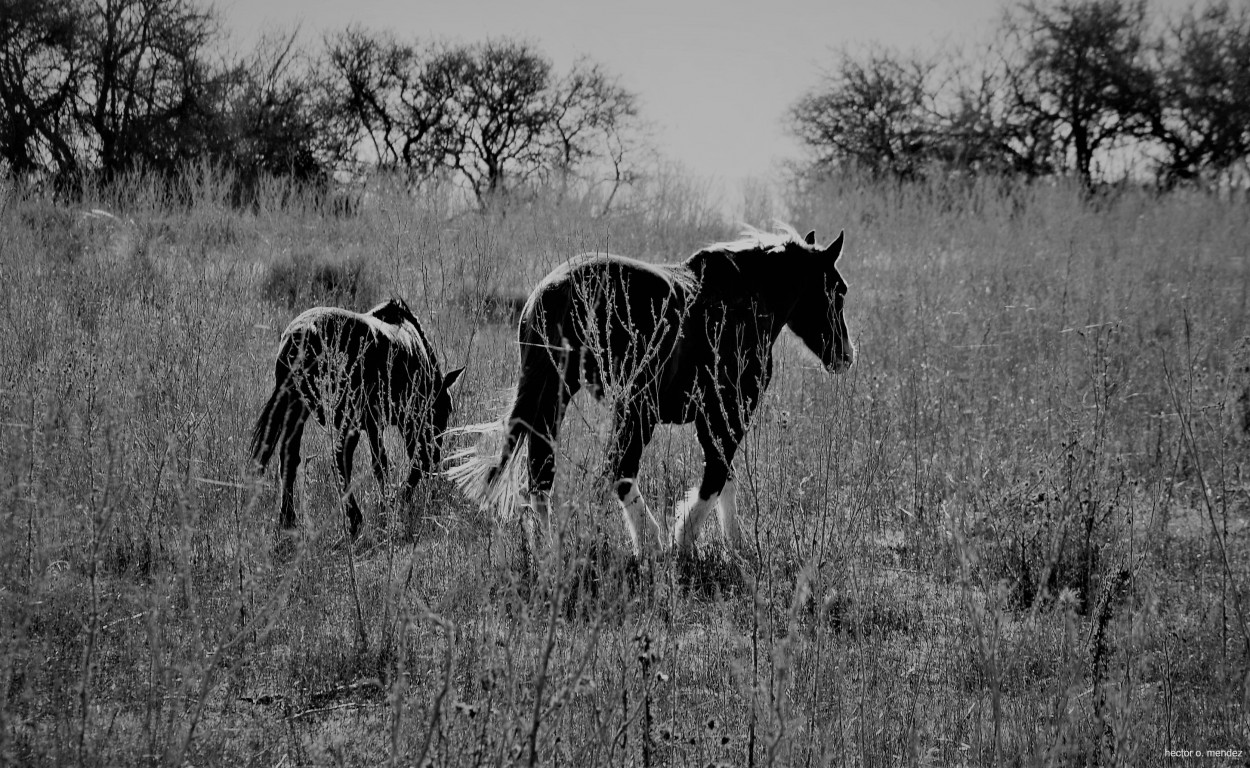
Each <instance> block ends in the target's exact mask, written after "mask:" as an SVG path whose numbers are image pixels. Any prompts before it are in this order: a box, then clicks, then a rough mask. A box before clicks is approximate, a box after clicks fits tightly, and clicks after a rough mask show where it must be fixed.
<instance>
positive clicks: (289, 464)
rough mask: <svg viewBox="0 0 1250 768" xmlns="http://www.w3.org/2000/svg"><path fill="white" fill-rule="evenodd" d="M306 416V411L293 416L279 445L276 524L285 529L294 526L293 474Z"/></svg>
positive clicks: (296, 467)
mask: <svg viewBox="0 0 1250 768" xmlns="http://www.w3.org/2000/svg"><path fill="white" fill-rule="evenodd" d="M288 417H289V416H288ZM306 418H307V414H306V413H300V414H297V415H295V416H294V418H293V420H292V421H291V423H290V424H289V426H287V428H286V429H285V430H284V431H283V434H282V437H281V444H280V446H279V464H280V474H281V478H282V502H281V507H280V512H279V513H278V524H279V525H281V526H282V528H283V529H286V530H290V529H292V528H294V527H295V476H296V473H297V472H298V471H299V464H300V441H301V440H302V439H303V437H304V423H305V421H306Z"/></svg>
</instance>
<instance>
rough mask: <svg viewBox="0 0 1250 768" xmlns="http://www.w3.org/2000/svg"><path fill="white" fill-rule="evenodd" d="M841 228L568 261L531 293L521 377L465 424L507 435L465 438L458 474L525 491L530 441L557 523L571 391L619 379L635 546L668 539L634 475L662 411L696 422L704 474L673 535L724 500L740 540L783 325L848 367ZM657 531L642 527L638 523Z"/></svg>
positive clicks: (727, 525)
mask: <svg viewBox="0 0 1250 768" xmlns="http://www.w3.org/2000/svg"><path fill="white" fill-rule="evenodd" d="M842 241H843V236H842V235H841V234H839V235H838V238H837V240H835V241H834V242H833V243H832V244H830V245H829V246H827V247H820V246H817V245H816V233H815V232H811V233H809V234H808V235H807V237H805V238H800V237H799V235H798V233H797V232H795V231H794V230H793V229H791V228H789V227H782V229H781V231H779V232H776V233H767V232H761V231H759V230H755V229H750V230H748V231H747V232H746V233H744V235H743V237H742V238H741V239H739V240H736V241H733V242H726V243H717V244H715V245H711V246H708V247H707V248H705V249H703V250H701V251H698V252H697V253H695V254H694V255H693V256H691V257H690V258H688V259H686V260H685V261H684V262H682V263H680V264H648V263H644V262H641V261H636V260H634V259H628V258H624V257H620V256H610V255H593V254H591V255H586V256H583V257H578V258H576V259H574V260H573V261H571V262H570V263H568V264H565V265H563V266H561V267H558V268H557V269H556V270H554V271H553V272H552V273H551V274H549V275H547V277H546V278H544V279H543V280H542V282H540V283H539V284H538V287H537V288H535V289H534V291H533V293H531V294H530V297H529V300H528V301H527V302H526V304H525V308H524V310H523V312H522V315H521V322H520V334H519V335H520V356H521V379H520V383H519V384H518V385H517V392H516V399H515V400H514V401H513V404H512V407H511V410H510V412H509V413H507V414H506V416H505V417H504V418H503V419H502V420H501V421H499V422H496V423H494V424H481V425H475V426H473V427H466V428H464V429H463V430H461V431H465V432H480V433H491V432H493V433H495V434H496V435H500V434H501V435H502V442H503V448H502V451H501V452H500V453H499V454H498V455H497V456H492V455H489V454H486V453H484V452H483V451H481V450H478V449H474V448H471V449H468V450H466V451H462V452H461V453H459V454H457V455H456V456H454V457H452V459H451V461H457V462H459V463H458V464H457V465H456V466H454V467H453V468H452V469H451V470H450V471H449V472H448V474H449V476H450V477H451V478H452V479H453V480H455V481H456V483H457V484H458V485H459V486H460V487H461V489H463V490H464V491H465V493H466V495H468V496H469V497H470V498H473V499H476V500H477V501H479V502H481V503H482V504H490V503H495V504H499V503H505V502H506V500H507V499H508V498H511V496H512V494H513V493H514V492H515V491H516V488H514V487H512V486H513V485H514V484H515V483H516V480H514V479H512V478H514V477H515V473H509V472H507V471H506V470H507V469H508V465H509V462H510V461H512V459H513V457H514V455H515V454H516V452H517V451H518V449H519V448H520V447H523V446H522V441H526V440H528V450H529V467H528V469H529V502H530V505H531V507H533V509H534V511H535V512H536V513H537V515H538V517H539V520H540V521H542V522H545V523H547V524H548V525H550V521H549V520H548V515H549V513H550V510H549V507H550V493H551V487H552V483H553V480H554V477H555V443H556V437H557V434H558V432H559V428H560V422H561V420H562V418H563V415H564V410H565V408H566V406H567V405H568V402H569V400H570V398H572V397H573V395H574V394H575V393H576V392H577V391H578V390H579V389H580V388H581V387H582V386H583V385H584V386H586V387H587V388H588V389H589V390H590V391H591V392H592V393H594V394H595V396H596V397H599V398H602V397H603V396H604V394H605V392H608V391H610V392H611V393H612V398H611V399H612V401H613V402H612V406H613V425H614V430H613V431H614V437H613V440H612V443H611V444H610V446H609V455H608V468H607V469H608V473H609V476H610V479H611V480H612V481H613V485H614V489H615V491H616V494H617V497H618V498H619V500H620V504H621V507H622V509H623V511H624V514H625V522H626V524H627V526H628V528H629V535H630V539H631V543H632V544H633V548H634V552H635V554H641V553H642V551H643V548H644V545H646V546H648V548H649V546H650V545H649V544H647V543H646V542H648V541H655V542H657V543H658V544H659V545H660V546H661V547H666V546H668V545H669V543H670V542H669V541H668V536H667V535H666V534H665V533H664V532H663V531H664V527H663V526H662V525H661V522H660V520H662V519H663V516H662V515H661V518H660V520H657V519H656V518H655V516H654V515H652V514H651V512H650V510H648V508H647V503H646V501H645V499H643V497H642V494H641V493H640V492H639V489H638V482H637V474H638V465H639V462H640V460H641V457H642V451H643V447H644V446H645V445H646V444H647V442H648V441H650V439H651V434H652V432H653V431H654V429H655V427H656V425H657V424H658V423H669V424H686V423H689V422H691V421H693V422H694V424H695V430H696V433H697V435H698V438H699V444H700V446H701V447H702V448H703V479H702V481H701V482H700V483H699V486H698V488H696V489H692V491H691V493H690V494H689V495H688V497H687V498H686V500H685V501H684V502H683V503H682V504H681V505H680V507H679V509H678V513H677V522H676V528H675V529H674V531H673V535H672V541H671V543H672V544H673V545H675V546H677V547H678V548H679V549H681V550H683V551H687V552H688V551H690V550H691V548H692V547H693V545H694V541H695V538H696V537H697V535H698V532H699V528H700V527H701V526H702V524H703V520H704V518H705V517H707V515H708V513H709V512H710V511H711V510H712V509H713V508H714V507H717V506H718V505H719V509H720V524H721V529H722V531H723V533H724V535H725V538H726V540H727V541H728V543H729V545H730V547H731V548H733V547H736V546H737V545H738V538H739V537H738V529H737V522H736V521H735V517H734V516H735V506H734V485H733V469H732V467H733V460H734V454H735V453H736V452H737V450H738V445H739V444H740V443H741V441H742V439H743V436H744V435H745V433H746V430H747V427H748V425H749V423H750V419H751V414H752V413H753V412H754V411H755V409H756V407H757V406H758V405H759V400H760V396H761V395H762V394H763V392H764V390H765V388H767V386H768V382H769V379H770V378H771V376H772V346H773V342H775V341H776V339H777V336H778V335H779V334H780V333H781V329H782V327H783V326H788V327H789V328H790V330H792V331H793V332H794V333H795V334H797V335H798V337H799V338H800V339H802V340H803V343H804V344H806V345H807V347H808V349H810V350H811V351H812V352H814V353H815V354H816V355H817V356H818V357H819V358H820V360H821V362H822V363H823V364H824V366H825V367H826V368H827V369H828V370H831V371H834V372H842V371H845V370H846V369H847V368H849V367H850V366H851V364H852V363H853V361H854V356H855V351H854V347H853V346H852V344H851V340H850V336H849V335H848V333H847V329H846V321H845V319H844V317H843V302H844V300H845V296H846V291H847V285H846V282H845V281H844V280H843V279H842V276H841V275H840V274H839V273H838V270H837V268H836V267H835V263H836V262H837V259H838V256H839V255H840V254H841V252H842ZM644 525H645V527H646V528H647V532H648V534H649V535H644V532H643V527H644Z"/></svg>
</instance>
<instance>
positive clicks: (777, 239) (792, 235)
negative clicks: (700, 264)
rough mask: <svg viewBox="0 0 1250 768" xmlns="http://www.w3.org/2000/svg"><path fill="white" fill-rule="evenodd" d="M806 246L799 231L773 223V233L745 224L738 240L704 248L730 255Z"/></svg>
mask: <svg viewBox="0 0 1250 768" xmlns="http://www.w3.org/2000/svg"><path fill="white" fill-rule="evenodd" d="M791 243H794V244H797V245H804V242H803V237H802V235H800V234H799V233H798V231H797V230H796V229H795V228H794V227H792V226H790V225H789V224H786V223H785V222H781V221H775V222H773V231H772V232H766V231H764V230H762V229H756V228H755V227H753V226H751V225H749V224H744V225H742V231H741V232H739V233H738V239H737V240H726V241H725V242H721V243H711V244H709V245H706V246H704V250H706V251H729V252H730V253H738V252H740V251H749V250H753V249H756V248H759V249H762V250H765V251H768V250H772V249H773V248H779V247H782V246H786V245H790V244H791Z"/></svg>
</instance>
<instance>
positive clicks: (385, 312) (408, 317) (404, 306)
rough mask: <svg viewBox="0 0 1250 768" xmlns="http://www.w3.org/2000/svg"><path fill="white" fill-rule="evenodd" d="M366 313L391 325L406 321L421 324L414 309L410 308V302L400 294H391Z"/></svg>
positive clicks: (401, 323)
mask: <svg viewBox="0 0 1250 768" xmlns="http://www.w3.org/2000/svg"><path fill="white" fill-rule="evenodd" d="M365 314H366V315H369V316H370V317H376V318H377V319H378V320H381V321H382V322H384V323H388V324H390V325H403V324H404V323H405V322H409V323H412V324H413V325H419V323H417V318H416V316H415V315H413V314H412V310H410V309H408V303H407V302H406V301H404V300H403V299H401V298H399V297H398V296H391V297H390V298H389V299H387V300H386V301H384V302H382V303H381V304H379V305H377V306H376V307H374V308H373V309H371V310H369V311H368V312H366V313H365Z"/></svg>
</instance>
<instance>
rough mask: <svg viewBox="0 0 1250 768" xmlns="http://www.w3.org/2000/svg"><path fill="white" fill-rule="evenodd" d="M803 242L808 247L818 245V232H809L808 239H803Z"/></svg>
mask: <svg viewBox="0 0 1250 768" xmlns="http://www.w3.org/2000/svg"><path fill="white" fill-rule="evenodd" d="M803 242H805V243H807V244H808V245H815V244H816V230H814V229H813V230H812V231H811V232H808V233H807V237H805V238H803Z"/></svg>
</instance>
